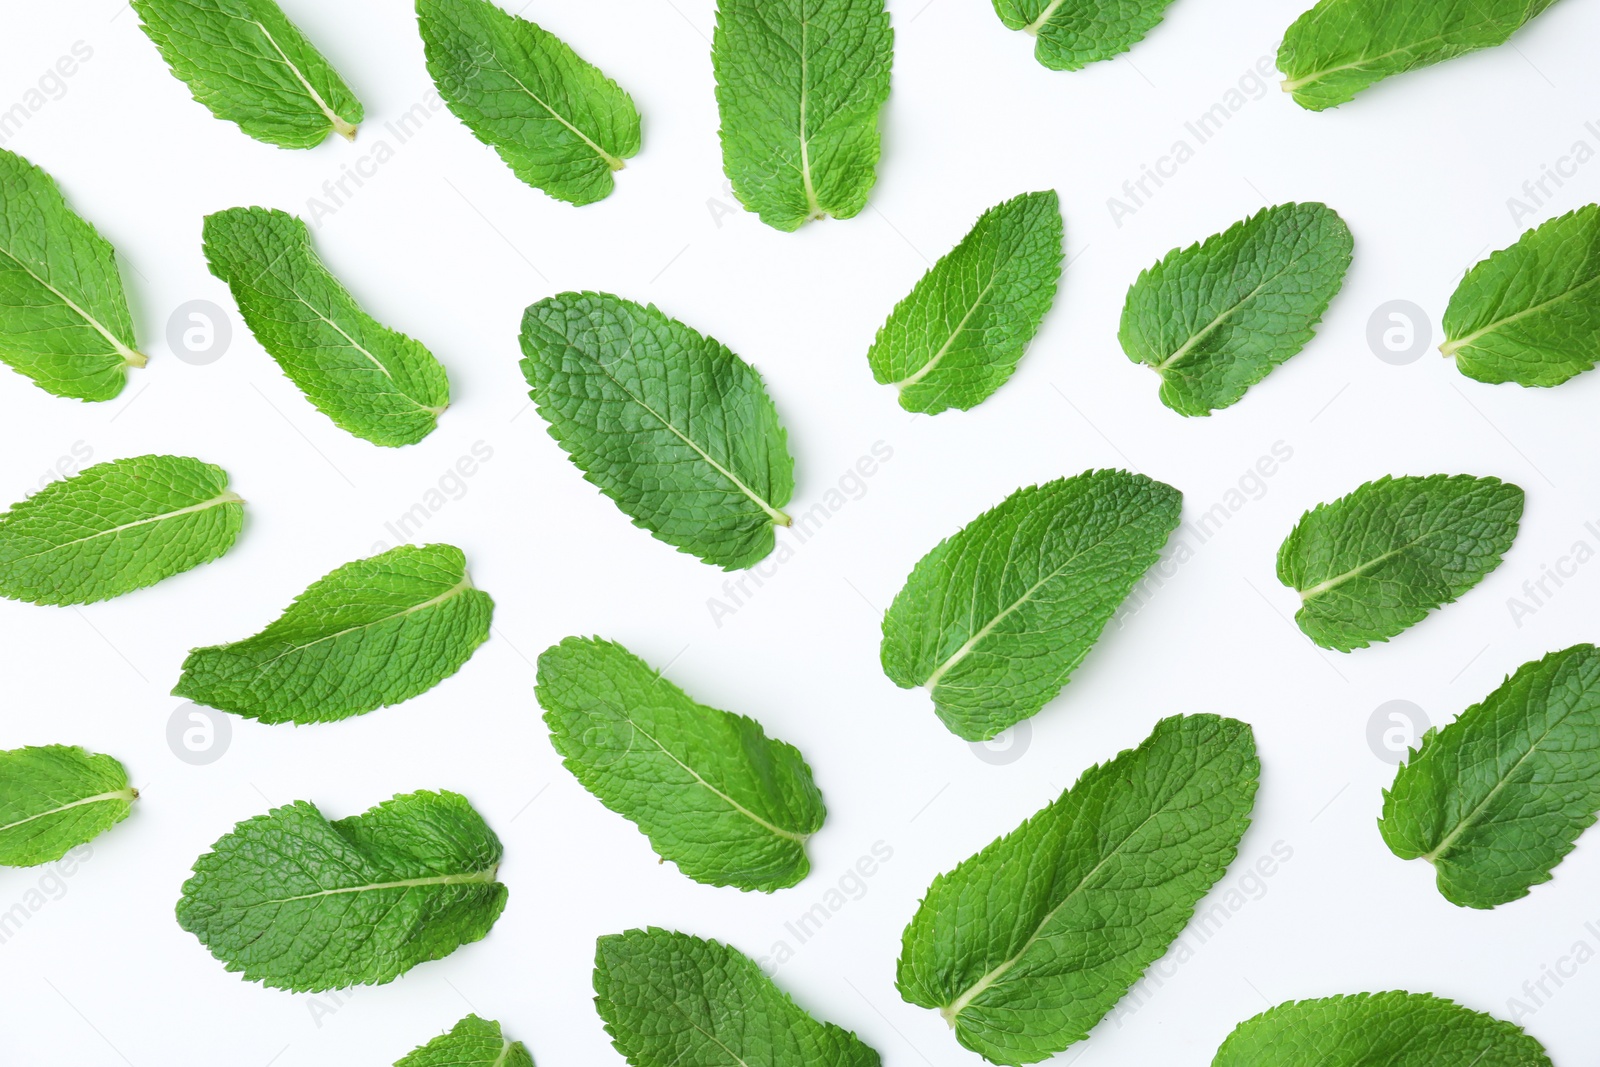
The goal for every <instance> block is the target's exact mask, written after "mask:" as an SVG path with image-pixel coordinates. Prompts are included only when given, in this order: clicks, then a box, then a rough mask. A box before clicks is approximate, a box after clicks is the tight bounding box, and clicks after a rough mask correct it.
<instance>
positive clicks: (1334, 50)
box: [1278, 0, 1555, 111]
mask: <svg viewBox="0 0 1600 1067" xmlns="http://www.w3.org/2000/svg"><path fill="white" fill-rule="evenodd" d="M1553 3H1555V0H1320V2H1319V3H1318V4H1317V5H1316V6H1315V7H1313V8H1312V9H1311V10H1309V11H1307V12H1306V13H1305V14H1303V15H1301V16H1300V17H1299V18H1298V19H1296V20H1295V22H1294V25H1292V26H1290V27H1289V30H1288V32H1287V33H1285V34H1284V35H1283V44H1282V45H1281V46H1279V48H1278V69H1279V70H1281V71H1282V72H1283V76H1284V82H1283V90H1284V92H1287V93H1292V94H1293V95H1294V101H1295V103H1297V104H1299V105H1300V106H1301V107H1303V108H1305V109H1307V110H1308V111H1322V110H1324V109H1326V108H1330V107H1337V106H1338V105H1339V104H1343V103H1345V102H1347V101H1349V100H1351V99H1353V98H1354V97H1355V95H1356V94H1357V93H1359V92H1360V91H1361V90H1363V89H1365V88H1366V87H1367V86H1369V85H1372V84H1373V83H1375V82H1379V81H1382V80H1383V79H1384V78H1387V77H1389V76H1390V75H1393V74H1403V73H1405V72H1406V71H1408V70H1416V69H1417V68H1418V67H1427V66H1432V65H1433V64H1435V63H1442V62H1444V61H1445V60H1447V59H1454V58H1455V57H1456V56H1460V55H1465V54H1466V53H1468V52H1476V51H1477V50H1479V49H1480V48H1493V47H1494V46H1495V45H1501V44H1504V43H1505V42H1506V41H1508V40H1510V39H1511V35H1512V34H1513V33H1516V32H1517V30H1519V29H1521V28H1522V26H1523V25H1524V24H1525V23H1527V22H1529V21H1530V20H1532V19H1533V18H1534V17H1535V16H1536V15H1539V14H1541V13H1542V12H1543V11H1544V10H1545V8H1547V7H1549V6H1550V5H1551V4H1553Z"/></svg>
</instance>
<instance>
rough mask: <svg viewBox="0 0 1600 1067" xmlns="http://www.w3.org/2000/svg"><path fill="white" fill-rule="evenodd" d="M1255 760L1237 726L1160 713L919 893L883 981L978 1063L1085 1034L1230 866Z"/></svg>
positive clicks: (1250, 795)
mask: <svg viewBox="0 0 1600 1067" xmlns="http://www.w3.org/2000/svg"><path fill="white" fill-rule="evenodd" d="M1260 774H1261V764H1260V762H1259V761H1258V760H1257V759H1256V749H1255V740H1254V737H1253V736H1252V734H1251V730H1250V727H1249V726H1247V725H1245V724H1244V723H1242V722H1238V721H1236V720H1234V719H1224V718H1220V717H1218V716H1216V715H1189V716H1173V717H1172V718H1168V719H1163V720H1161V722H1159V723H1157V724H1156V728H1155V731H1154V732H1153V733H1152V734H1151V735H1150V737H1149V738H1148V739H1147V740H1146V741H1145V742H1144V743H1143V744H1141V745H1140V746H1139V747H1138V748H1136V749H1131V750H1129V751H1125V752H1123V753H1121V754H1120V755H1118V756H1117V758H1116V759H1114V760H1111V761H1110V762H1108V763H1103V764H1100V765H1098V766H1095V767H1091V768H1089V770H1087V771H1085V772H1084V774H1083V777H1081V778H1080V779H1078V782H1077V784H1076V785H1074V786H1073V787H1072V788H1070V789H1068V790H1067V791H1066V792H1064V793H1062V794H1061V796H1060V797H1059V798H1057V799H1056V800H1055V802H1054V803H1052V804H1050V805H1049V806H1048V807H1046V808H1044V809H1043V810H1042V811H1040V812H1038V813H1037V814H1035V815H1034V816H1033V817H1032V818H1030V819H1028V821H1027V822H1025V823H1023V824H1022V825H1021V826H1019V827H1018V828H1017V829H1015V830H1013V831H1012V832H1011V833H1009V834H1007V835H1006V836H1004V837H1002V838H999V839H998V840H996V841H994V842H993V843H992V844H990V845H989V846H988V847H986V848H984V849H983V850H982V851H981V852H979V853H978V854H977V855H975V856H972V857H971V858H969V859H967V860H965V861H964V862H962V863H961V864H960V865H959V866H958V867H956V869H955V870H953V871H951V872H949V873H948V874H941V875H940V876H939V877H938V878H936V879H934V881H933V885H932V886H930V887H929V888H928V894H927V896H926V897H925V898H924V899H923V901H922V905H921V907H919V908H918V909H917V913H916V915H914V916H913V917H912V919H911V923H910V924H909V925H908V926H907V927H906V930H905V933H904V935H902V938H901V950H900V963H899V969H898V972H897V975H896V982H895V984H896V986H897V987H898V988H899V990H900V995H901V996H902V997H904V998H905V999H906V1001H907V1002H908V1003H911V1004H916V1005H918V1006H920V1007H924V1008H935V1009H937V1010H938V1011H939V1013H940V1014H941V1015H943V1016H944V1018H945V1020H946V1021H947V1022H948V1023H949V1024H950V1025H951V1027H952V1028H953V1029H954V1030H955V1036H956V1040H957V1041H959V1042H960V1043H961V1044H962V1045H963V1046H964V1047H966V1048H969V1049H971V1050H972V1051H974V1052H976V1053H978V1054H979V1055H981V1056H983V1057H984V1058H985V1059H987V1060H988V1061H989V1062H990V1063H999V1064H1023V1063H1036V1062H1038V1061H1039V1060H1042V1059H1046V1058H1048V1057H1050V1056H1052V1055H1054V1054H1055V1053H1057V1052H1060V1051H1062V1050H1063V1049H1065V1048H1067V1047H1068V1046H1070V1045H1072V1044H1074V1043H1075V1042H1078V1041H1081V1040H1083V1039H1084V1038H1085V1037H1087V1036H1088V1034H1089V1031H1090V1029H1092V1028H1093V1027H1094V1025H1095V1024H1096V1023H1098V1022H1099V1021H1100V1020H1101V1018H1103V1017H1104V1016H1105V1014H1106V1013H1107V1012H1109V1011H1110V1010H1111V1009H1112V1008H1113V1007H1114V1006H1115V1005H1116V1003H1117V1001H1119V1000H1121V999H1122V997H1123V996H1124V995H1125V994H1126V993H1127V992H1128V990H1129V989H1131V988H1132V987H1133V985H1134V983H1135V982H1137V981H1138V980H1139V978H1140V976H1141V975H1143V974H1144V972H1145V968H1147V967H1149V966H1150V965H1151V964H1152V963H1154V962H1155V961H1156V960H1158V959H1160V958H1161V957H1162V956H1163V955H1165V954H1166V951H1167V949H1168V947H1169V946H1171V944H1172V942H1173V941H1174V940H1176V939H1177V937H1178V935H1179V934H1180V933H1182V932H1183V928H1184V927H1185V926H1187V925H1188V923H1189V919H1190V917H1191V916H1192V915H1193V914H1194V910H1195V906H1196V905H1197V904H1198V903H1199V902H1200V900H1201V898H1202V897H1204V896H1205V895H1206V893H1207V892H1208V891H1209V890H1210V888H1211V887H1212V886H1213V885H1214V884H1215V883H1216V882H1217V880H1218V879H1219V878H1221V877H1222V875H1223V873H1224V872H1225V871H1226V870H1227V868H1228V864H1230V863H1232V862H1233V858H1234V855H1235V854H1236V853H1237V851H1238V848H1239V839H1240V838H1241V837H1242V836H1243V835H1244V831H1245V827H1246V826H1248V825H1249V823H1250V809H1251V807H1252V805H1253V804H1254V803H1255V794H1256V784H1257V780H1258V779H1259V777H1260Z"/></svg>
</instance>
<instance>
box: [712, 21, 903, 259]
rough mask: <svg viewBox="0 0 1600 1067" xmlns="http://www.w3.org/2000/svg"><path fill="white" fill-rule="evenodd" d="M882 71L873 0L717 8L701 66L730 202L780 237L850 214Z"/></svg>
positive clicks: (861, 186) (882, 24) (889, 49)
mask: <svg viewBox="0 0 1600 1067" xmlns="http://www.w3.org/2000/svg"><path fill="white" fill-rule="evenodd" d="M893 62H894V32H893V31H892V30H890V29H889V14H888V12H887V11H885V10H884V0H718V2H717V26H716V30H715V33H714V34H713V36H712V41H711V67H712V70H713V72H714V73H715V75H716V79H717V111H718V113H719V114H720V115H721V118H722V129H721V136H722V167H723V170H725V171H726V172H727V174H728V179H729V181H731V182H732V183H733V192H734V195H735V196H737V197H738V198H739V201H740V202H741V203H742V204H744V206H745V207H747V208H749V209H750V210H751V211H754V212H755V213H756V214H757V215H758V216H760V218H761V221H762V222H764V223H766V224H767V225H768V226H771V227H773V228H775V229H779V230H798V229H799V228H800V227H801V226H802V225H803V224H805V223H807V222H809V221H811V220H812V219H820V218H826V217H828V216H830V215H831V216H832V217H834V218H836V219H848V218H850V217H852V216H854V215H857V214H859V213H860V212H861V209H862V208H864V207H866V206H867V194H868V193H870V192H871V191H872V185H873V183H874V182H875V181H876V180H877V167H878V113H879V112H880V111H882V110H883V104H884V101H886V100H888V99H889V68H890V66H891V65H892V64H893Z"/></svg>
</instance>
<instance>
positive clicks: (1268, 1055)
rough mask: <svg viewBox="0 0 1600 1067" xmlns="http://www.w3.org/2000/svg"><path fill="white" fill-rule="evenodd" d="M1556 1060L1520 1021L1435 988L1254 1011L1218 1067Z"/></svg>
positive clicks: (1494, 1064) (1391, 1066) (1539, 1066)
mask: <svg viewBox="0 0 1600 1067" xmlns="http://www.w3.org/2000/svg"><path fill="white" fill-rule="evenodd" d="M1378 1064H1382V1065H1383V1067H1446V1065H1449V1067H1455V1065H1457V1064H1459V1065H1460V1067H1469V1065H1470V1067H1550V1057H1548V1056H1546V1055H1545V1052H1544V1048H1543V1047H1542V1046H1541V1045H1540V1044H1539V1042H1537V1041H1535V1040H1534V1039H1533V1038H1531V1037H1529V1036H1528V1035H1527V1034H1525V1033H1524V1032H1523V1030H1522V1028H1521V1027H1520V1026H1516V1025H1514V1024H1512V1023H1508V1022H1504V1021H1503V1020H1500V1019H1496V1018H1495V1017H1494V1016H1492V1015H1484V1014H1482V1013H1480V1012H1475V1011H1471V1010H1469V1009H1467V1008H1463V1007H1462V1006H1461V1005H1459V1004H1457V1003H1455V1002H1454V1001H1450V1000H1445V999H1443V998H1442V997H1435V996H1432V995H1430V994H1427V993H1402V992H1399V991H1392V992H1388V993H1353V994H1349V995H1345V996H1337V997H1323V998H1322V999H1321V1000H1300V1001H1290V1002H1289V1003H1287V1004H1280V1005H1278V1006H1277V1007H1276V1008H1272V1009H1270V1010H1268V1011H1264V1012H1262V1013H1261V1014H1260V1015H1257V1016H1256V1017H1255V1018H1253V1019H1246V1020H1245V1021H1244V1022H1242V1023H1240V1024H1239V1025H1238V1026H1237V1027H1235V1028H1234V1031H1233V1033H1231V1034H1229V1035H1228V1039H1227V1040H1226V1041H1224V1042H1223V1043H1222V1047H1221V1048H1220V1049H1218V1050H1217V1056H1216V1059H1214V1060H1212V1061H1211V1067H1375V1065H1378Z"/></svg>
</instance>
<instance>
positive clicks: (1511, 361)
mask: <svg viewBox="0 0 1600 1067" xmlns="http://www.w3.org/2000/svg"><path fill="white" fill-rule="evenodd" d="M1444 334H1445V343H1444V344H1442V345H1440V346H1439V351H1440V352H1443V353H1444V354H1445V355H1446V356H1454V357H1455V360H1456V367H1457V368H1458V369H1459V370H1460V371H1461V373H1462V374H1465V375H1466V376H1467V377H1468V378H1473V379H1476V380H1477V381H1480V382H1490V383H1494V384H1499V383H1501V382H1516V383H1517V384H1518V385H1530V386H1533V385H1560V384H1561V383H1562V382H1564V381H1566V380H1567V379H1568V378H1571V377H1573V376H1574V375H1577V374H1582V373H1583V372H1584V371H1586V370H1589V369H1590V368H1591V367H1593V366H1594V361H1595V356H1596V353H1600V204H1588V205H1586V206H1584V207H1581V208H1579V209H1578V210H1576V211H1571V212H1568V213H1567V214H1565V215H1563V216H1561V217H1560V218H1558V219H1551V220H1550V221H1549V222H1546V223H1545V224H1544V225H1542V226H1538V227H1535V228H1534V229H1531V230H1529V231H1528V232H1527V233H1525V234H1523V235H1522V236H1521V237H1520V238H1519V239H1518V240H1517V243H1516V244H1514V245H1512V246H1511V247H1510V248H1505V249H1501V250H1500V251H1498V252H1495V253H1494V254H1492V255H1491V256H1489V258H1488V259H1485V260H1483V261H1482V262H1481V263H1479V264H1478V265H1477V266H1475V267H1473V268H1472V269H1471V270H1469V271H1467V275H1466V277H1464V278H1462V279H1461V284H1460V285H1458V286H1457V287H1456V291H1455V293H1454V295H1452V296H1451V297H1450V306H1449V307H1448V308H1446V309H1445V313H1444Z"/></svg>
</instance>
